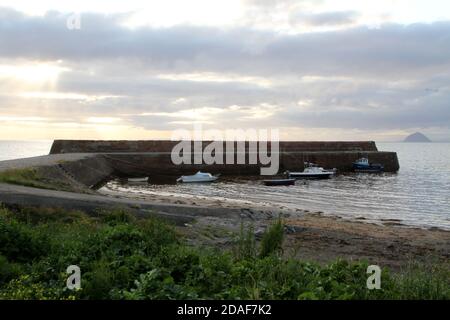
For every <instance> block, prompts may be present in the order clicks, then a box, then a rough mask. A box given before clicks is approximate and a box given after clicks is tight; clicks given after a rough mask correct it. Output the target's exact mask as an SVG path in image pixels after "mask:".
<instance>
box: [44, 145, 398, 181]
mask: <svg viewBox="0 0 450 320" xmlns="http://www.w3.org/2000/svg"><path fill="white" fill-rule="evenodd" d="M177 143H178V142H177V141H166V140H150V141H93V140H56V141H55V142H54V144H53V146H52V149H51V154H69V153H88V154H92V155H95V156H96V158H95V159H96V160H94V159H92V158H91V159H89V160H85V161H84V162H85V164H89V166H86V165H85V164H83V163H82V162H78V163H67V164H64V165H63V167H64V169H65V170H66V171H67V172H69V173H70V175H72V176H74V177H75V178H76V177H77V176H81V179H78V180H82V181H83V182H84V183H86V184H89V185H93V184H95V183H94V182H95V181H99V180H101V179H100V178H99V177H102V176H103V175H104V174H105V175H107V176H111V175H115V176H118V177H132V176H142V175H148V176H150V177H160V176H161V177H164V176H179V175H183V174H191V173H195V172H196V171H198V170H202V171H208V172H211V173H222V174H225V175H259V174H260V168H261V164H259V162H258V164H248V162H249V161H248V158H249V144H248V143H247V144H246V147H245V150H244V153H245V159H246V164H227V163H226V161H225V160H226V159H225V158H224V164H212V165H207V164H194V161H191V164H181V165H175V164H173V163H172V160H171V151H172V148H173V147H174V146H175V145H176V144H177ZM209 143H210V142H209V141H203V146H202V148H203V149H204V147H205V146H206V145H208V144H209ZM191 146H192V151H194V142H191ZM223 147H224V152H225V151H226V143H225V142H224V144H223ZM279 147H280V148H279V150H280V155H279V160H280V162H279V172H283V171H285V170H290V171H294V170H296V171H297V170H303V167H304V165H303V163H304V162H305V161H308V162H314V163H317V164H318V165H320V166H323V167H325V168H337V169H338V170H339V171H341V172H347V171H351V170H352V167H351V165H352V162H353V161H355V160H357V159H358V158H360V157H362V156H369V159H370V161H371V162H379V163H382V164H384V166H385V170H386V171H387V172H395V171H398V170H399V163H398V159H397V154H396V153H395V152H383V151H378V149H377V147H376V144H375V142H373V141H349V142H348V141H344V142H342V141H336V142H329V141H324V142H315V141H314V142H295V141H294V142H291V141H282V142H280V143H279ZM268 150H269V151H270V150H271V146H270V145H269V146H268ZM238 151H239V150H238V148H237V146H236V145H235V146H234V150H233V151H232V152H234V158H235V159H236V154H237V153H238ZM191 159H193V157H191ZM235 162H236V161H235ZM95 164H98V166H96V165H95Z"/></svg>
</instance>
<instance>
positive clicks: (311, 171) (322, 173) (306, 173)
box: [286, 162, 337, 179]
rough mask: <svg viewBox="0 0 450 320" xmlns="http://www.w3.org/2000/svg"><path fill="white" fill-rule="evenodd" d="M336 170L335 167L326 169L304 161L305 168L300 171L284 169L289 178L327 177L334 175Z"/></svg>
mask: <svg viewBox="0 0 450 320" xmlns="http://www.w3.org/2000/svg"><path fill="white" fill-rule="evenodd" d="M336 171H337V170H336V169H332V170H327V169H324V168H322V167H319V166H317V165H316V164H314V163H309V162H305V169H304V170H303V171H302V172H289V171H286V174H287V176H288V177H289V178H304V179H328V178H331V177H332V176H334V175H335V174H336Z"/></svg>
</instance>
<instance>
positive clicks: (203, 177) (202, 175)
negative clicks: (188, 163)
mask: <svg viewBox="0 0 450 320" xmlns="http://www.w3.org/2000/svg"><path fill="white" fill-rule="evenodd" d="M217 179H219V176H218V175H217V176H213V175H212V174H211V173H206V172H201V171H199V172H197V173H196V174H194V175H191V176H181V177H180V178H178V179H177V182H184V183H189V182H213V181H216V180H217Z"/></svg>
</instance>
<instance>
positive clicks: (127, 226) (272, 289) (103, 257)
mask: <svg viewBox="0 0 450 320" xmlns="http://www.w3.org/2000/svg"><path fill="white" fill-rule="evenodd" d="M282 240H283V226H282V221H280V220H279V221H276V222H275V223H274V225H273V226H271V227H270V228H268V230H267V231H266V233H265V234H264V235H263V238H262V241H261V243H260V244H259V245H258V244H257V243H256V241H255V239H254V232H253V230H251V228H250V229H246V228H244V227H242V228H241V233H240V234H239V235H237V239H236V243H235V245H234V248H233V249H232V250H230V251H224V250H218V249H214V248H195V247H190V246H188V245H186V244H185V243H184V241H183V239H182V237H180V235H179V234H178V233H177V231H176V229H175V227H173V226H171V225H169V224H167V223H165V222H163V221H160V220H157V219H154V218H146V219H137V218H135V217H134V216H132V215H130V214H128V213H127V212H124V211H121V210H116V211H113V212H98V214H96V215H95V216H87V215H86V214H84V213H82V212H76V211H73V212H66V211H63V210H58V209H39V210H38V209H29V208H28V209H21V210H14V211H12V210H8V209H5V208H1V209H0V299H449V298H450V284H449V279H450V267H449V265H448V264H447V265H442V264H441V265H433V266H432V267H431V268H427V267H424V266H411V267H409V268H407V269H406V270H405V271H403V272H401V273H399V274H391V273H389V272H388V270H383V273H382V279H381V290H368V289H367V288H366V280H367V277H368V275H367V274H366V269H367V263H365V262H357V263H356V262H355V263H349V262H346V261H336V262H334V263H331V264H329V265H327V266H319V265H317V264H314V263H309V262H302V261H298V260H295V259H291V258H283V257H282V255H281V248H282ZM69 265H78V266H79V267H80V268H81V273H82V275H81V287H82V288H81V289H80V290H77V291H71V290H69V289H67V288H66V287H65V285H66V280H67V277H68V274H66V272H65V271H66V268H67V267H68V266H69Z"/></svg>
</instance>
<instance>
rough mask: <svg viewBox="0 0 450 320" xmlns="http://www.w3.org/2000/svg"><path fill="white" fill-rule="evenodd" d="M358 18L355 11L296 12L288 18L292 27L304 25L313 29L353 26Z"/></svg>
mask: <svg viewBox="0 0 450 320" xmlns="http://www.w3.org/2000/svg"><path fill="white" fill-rule="evenodd" d="M358 17H359V13H358V12H356V11H334V12H323V13H316V14H305V13H302V12H297V13H295V14H293V15H292V16H291V17H290V21H291V23H292V24H294V25H306V26H314V27H323V26H342V25H351V24H355V23H356V21H357V19H358Z"/></svg>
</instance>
